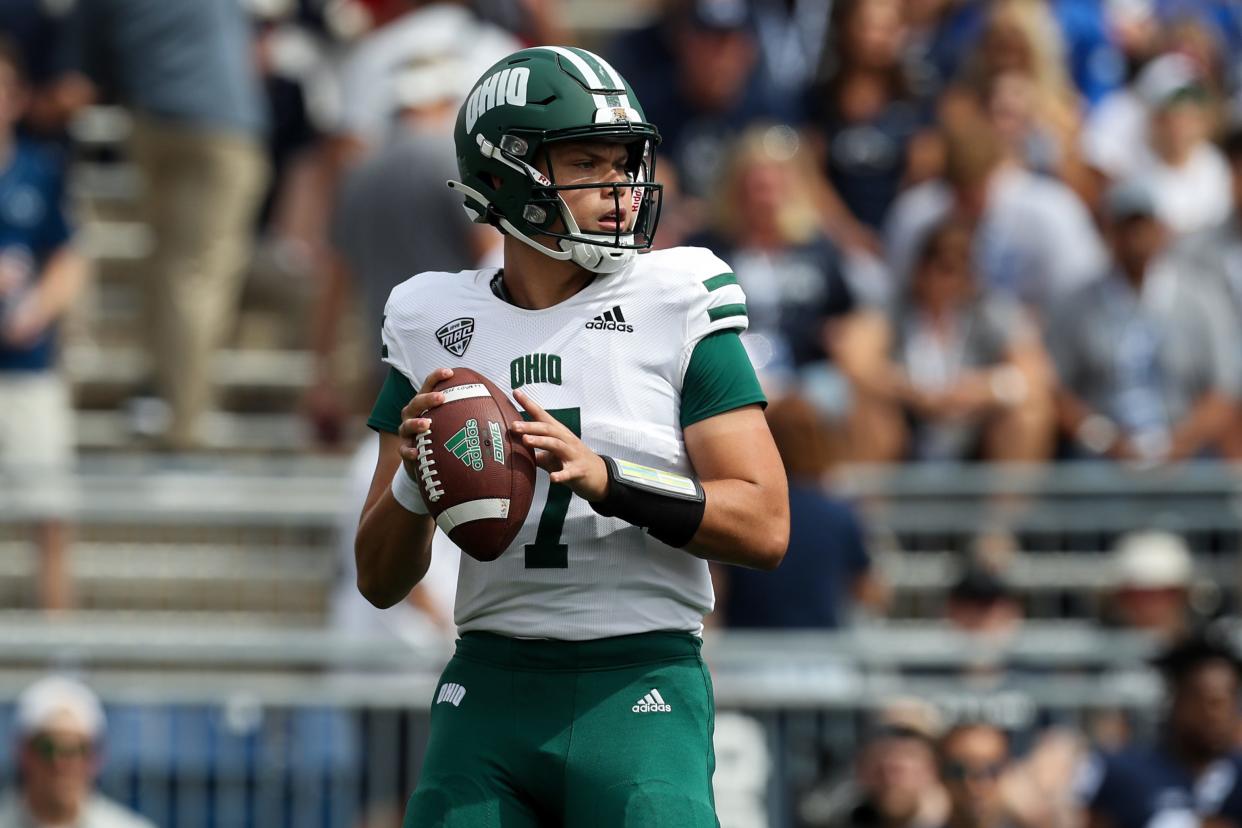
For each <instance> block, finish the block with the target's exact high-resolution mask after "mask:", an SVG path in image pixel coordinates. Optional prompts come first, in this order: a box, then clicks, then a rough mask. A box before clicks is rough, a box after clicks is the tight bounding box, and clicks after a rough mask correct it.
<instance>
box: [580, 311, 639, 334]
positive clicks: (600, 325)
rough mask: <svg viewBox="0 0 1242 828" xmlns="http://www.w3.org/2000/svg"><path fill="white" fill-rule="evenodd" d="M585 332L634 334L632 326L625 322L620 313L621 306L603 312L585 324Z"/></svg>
mask: <svg viewBox="0 0 1242 828" xmlns="http://www.w3.org/2000/svg"><path fill="white" fill-rule="evenodd" d="M586 327H587V330H591V331H622V332H624V333H634V326H633V325H628V324H626V322H625V316H624V315H623V314H622V313H621V306H620V305H617V306H615V307H614V308H613V309H612V310H608V311H604V312H603V313H601V314H600V315H599V316H597V317H595V318H594V319H592V320H591V321H590V322H588V323H586Z"/></svg>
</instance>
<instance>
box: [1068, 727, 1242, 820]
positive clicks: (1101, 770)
mask: <svg viewBox="0 0 1242 828" xmlns="http://www.w3.org/2000/svg"><path fill="white" fill-rule="evenodd" d="M1084 777H1085V779H1084V784H1085V785H1086V786H1087V789H1086V790H1085V791H1084V793H1086V794H1087V795H1088V798H1087V803H1088V805H1089V807H1090V808H1091V810H1092V811H1094V812H1096V813H1099V814H1102V815H1105V816H1106V817H1107V818H1108V820H1109V824H1110V825H1111V826H1112V828H1131V827H1133V828H1144V826H1148V825H1156V824H1163V823H1161V822H1159V820H1160V819H1173V818H1174V817H1175V816H1183V817H1185V818H1187V819H1190V820H1194V819H1197V817H1198V816H1209V815H1212V816H1222V817H1224V818H1226V819H1229V820H1231V821H1232V822H1233V823H1235V824H1242V784H1239V783H1240V782H1242V756H1240V755H1238V754H1236V753H1235V754H1230V755H1228V756H1225V757H1222V758H1220V759H1217V760H1216V761H1215V762H1214V763H1212V764H1211V765H1209V766H1208V768H1207V769H1206V770H1204V771H1203V772H1202V773H1201V774H1199V776H1198V777H1195V776H1194V775H1193V774H1192V773H1191V772H1190V770H1189V769H1187V768H1186V767H1185V765H1184V764H1182V763H1181V762H1179V761H1178V760H1177V759H1176V758H1174V757H1173V756H1172V755H1171V753H1170V752H1169V751H1168V749H1167V748H1165V747H1163V746H1162V747H1142V748H1133V749H1130V750H1126V751H1123V752H1121V753H1117V754H1112V755H1099V756H1096V757H1094V759H1093V760H1092V761H1091V763H1090V764H1089V765H1088V768H1087V770H1086V771H1085V773H1084ZM1170 824H1172V823H1170ZM1178 824H1180V823H1178ZM1186 824H1197V823H1191V822H1188V823H1186Z"/></svg>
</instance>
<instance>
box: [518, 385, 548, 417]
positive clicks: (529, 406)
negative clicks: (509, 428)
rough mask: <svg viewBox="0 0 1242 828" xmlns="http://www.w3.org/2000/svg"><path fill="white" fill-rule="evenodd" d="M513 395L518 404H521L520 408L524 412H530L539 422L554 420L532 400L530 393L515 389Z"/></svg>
mask: <svg viewBox="0 0 1242 828" xmlns="http://www.w3.org/2000/svg"><path fill="white" fill-rule="evenodd" d="M513 397H514V399H516V400H517V401H518V404H519V405H521V406H522V408H525V409H526V412H527V413H528V414H530V416H531V417H532V418H533V419H535V420H538V421H539V422H541V423H555V422H556V419H555V418H554V417H553V416H552V415H551V414H549V413H548V412H546V411H544V410H543V408H541V407H540V405H539V403H537V402H535V401H534V400H532V399H531V398H530V395H529V394H527V393H526V392H525V391H517V390H515V391H514V392H513Z"/></svg>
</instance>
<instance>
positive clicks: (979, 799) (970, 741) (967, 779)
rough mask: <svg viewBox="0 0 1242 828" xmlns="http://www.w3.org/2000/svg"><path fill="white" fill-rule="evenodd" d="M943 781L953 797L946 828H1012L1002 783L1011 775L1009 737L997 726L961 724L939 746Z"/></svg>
mask: <svg viewBox="0 0 1242 828" xmlns="http://www.w3.org/2000/svg"><path fill="white" fill-rule="evenodd" d="M938 752H939V759H940V781H941V783H942V784H943V785H944V788H945V790H946V791H947V792H948V794H949V817H948V819H947V820H946V821H945V823H944V826H945V828H1011V827H1012V826H1015V825H1017V824H1018V823H1017V822H1015V821H1014V819H1013V817H1012V815H1011V814H1010V813H1009V812H1008V809H1007V806H1006V803H1005V795H1004V789H1003V787H1002V782H1003V780H1004V778H1005V775H1006V774H1007V773H1008V772H1009V771H1010V757H1009V737H1008V736H1007V735H1006V734H1005V732H1004V731H1003V730H1001V729H1000V728H999V727H996V726H995V725H991V724H986V723H983V722H971V723H966V724H959V725H956V726H954V727H953V728H952V729H950V730H949V732H948V733H946V734H945V735H944V736H942V737H941V739H940V743H939V751H938Z"/></svg>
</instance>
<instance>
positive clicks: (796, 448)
mask: <svg viewBox="0 0 1242 828" xmlns="http://www.w3.org/2000/svg"><path fill="white" fill-rule="evenodd" d="M767 418H768V426H769V427H770V428H771V429H772V438H773V439H774V440H775V441H776V448H777V450H778V451H779V452H780V455H781V460H782V461H783V462H784V464H785V472H786V474H787V475H788V477H789V520H790V530H789V548H788V550H787V551H786V552H785V561H784V563H782V565H781V567H780V568H779V569H777V570H775V571H774V572H759V571H757V570H753V569H743V568H741V567H727V568H725V567H721V568H720V569H721V570H722V571H721V572H720V573H719V577H717V578H715V579H714V580H713V583H714V584H715V585H716V586H717V588H718V589H719V593H720V594H719V598H718V600H719V602H720V603H721V605H722V608H723V612H724V621H725V625H726V626H728V627H747V628H754V627H761V628H774V629H810V628H819V629H833V628H837V627H843V626H845V625H847V624H848V623H849V620H850V615H851V611H852V609H853V605H855V604H858V605H860V606H863V607H866V608H868V609H870V610H872V611H882V610H883V609H884V606H885V603H886V599H887V588H886V586H885V585H884V583H883V581H882V579H881V577H880V575H879V574H878V573H877V572H876V571H875V567H874V566H873V565H872V562H871V556H870V555H869V553H868V552H867V540H866V532H865V529H864V527H863V526H862V524H861V522H860V520H859V517H858V514H857V513H856V512H855V510H854V508H853V507H852V506H851V505H850V504H849V503H847V502H846V501H844V500H841V499H840V498H838V497H834V496H832V495H831V494H829V493H827V492H826V491H825V490H824V478H825V475H826V474H827V472H828V471H829V469H830V468H831V466H832V453H833V452H832V448H831V446H830V444H829V442H830V441H829V435H828V432H827V430H826V429H825V428H824V426H823V424H822V422H821V420H820V415H819V412H817V411H816V409H815V408H814V407H813V406H812V405H811V404H810V403H809V402H808V401H807V400H805V399H803V398H801V397H798V396H786V397H782V398H779V399H776V400H773V401H772V403H771V404H770V405H769V406H768V410H767Z"/></svg>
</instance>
